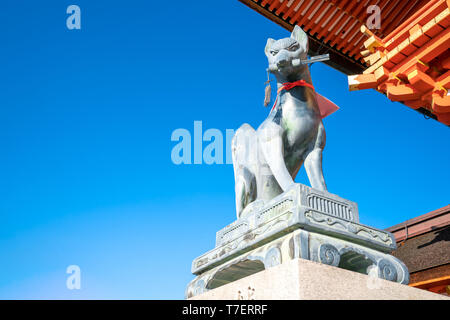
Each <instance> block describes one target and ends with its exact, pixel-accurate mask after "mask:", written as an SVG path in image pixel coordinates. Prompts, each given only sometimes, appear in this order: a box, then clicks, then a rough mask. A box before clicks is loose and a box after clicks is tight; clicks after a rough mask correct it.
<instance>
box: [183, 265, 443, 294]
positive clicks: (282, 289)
mask: <svg viewBox="0 0 450 320" xmlns="http://www.w3.org/2000/svg"><path fill="white" fill-rule="evenodd" d="M191 299H192V300H449V301H450V298H449V297H445V296H443V295H439V294H435V293H432V292H428V291H425V290H421V289H416V288H412V287H409V286H407V285H403V284H399V283H395V282H392V281H386V280H383V279H379V278H377V277H373V276H367V275H364V274H360V273H356V272H352V271H349V270H344V269H341V268H336V267H333V266H329V265H325V264H321V263H317V262H312V261H308V260H304V259H294V260H290V261H287V262H285V263H283V264H280V265H277V266H275V267H273V268H270V269H268V270H264V271H260V272H258V273H255V274H253V275H251V276H248V277H245V278H243V279H240V280H237V281H234V282H232V283H229V284H227V285H224V286H221V287H219V288H217V289H214V290H211V291H208V292H205V293H203V294H200V295H198V296H195V297H193V298H191Z"/></svg>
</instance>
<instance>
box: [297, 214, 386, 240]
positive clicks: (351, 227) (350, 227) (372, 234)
mask: <svg viewBox="0 0 450 320" xmlns="http://www.w3.org/2000/svg"><path fill="white" fill-rule="evenodd" d="M305 217H306V218H308V219H309V220H310V221H314V222H316V223H319V224H326V225H328V226H330V227H335V228H338V229H341V230H344V231H348V232H351V233H353V234H356V235H360V234H363V235H364V236H365V237H367V238H370V239H371V240H374V241H377V240H380V241H382V242H383V243H386V244H388V245H390V244H392V239H391V238H390V237H389V236H388V234H387V233H382V232H379V231H374V230H373V229H371V228H367V227H364V226H361V225H358V224H355V223H352V222H345V221H342V220H339V219H338V218H333V217H330V216H328V215H326V214H323V213H320V212H316V211H308V212H306V213H305Z"/></svg>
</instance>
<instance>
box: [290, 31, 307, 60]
mask: <svg viewBox="0 0 450 320" xmlns="http://www.w3.org/2000/svg"><path fill="white" fill-rule="evenodd" d="M291 38H292V39H294V40H296V41H297V42H298V43H299V45H300V46H301V47H302V48H303V51H304V52H305V53H308V35H307V34H306V32H305V31H303V30H302V28H300V27H299V26H298V25H296V26H295V27H294V30H293V31H292V33H291Z"/></svg>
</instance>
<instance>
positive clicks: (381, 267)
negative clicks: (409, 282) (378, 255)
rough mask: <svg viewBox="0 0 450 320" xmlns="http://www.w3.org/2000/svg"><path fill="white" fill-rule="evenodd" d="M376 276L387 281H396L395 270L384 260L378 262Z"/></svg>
mask: <svg viewBox="0 0 450 320" xmlns="http://www.w3.org/2000/svg"><path fill="white" fill-rule="evenodd" d="M378 276H379V277H380V278H382V279H385V280H389V281H397V269H395V266H394V265H393V264H392V263H390V262H389V261H388V260H386V259H381V260H380V261H378Z"/></svg>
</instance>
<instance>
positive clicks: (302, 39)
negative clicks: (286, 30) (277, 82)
mask: <svg viewBox="0 0 450 320" xmlns="http://www.w3.org/2000/svg"><path fill="white" fill-rule="evenodd" d="M264 52H265V53H266V56H267V59H268V62H269V70H270V72H272V73H273V74H275V76H277V78H281V79H285V80H290V79H292V78H294V77H295V76H296V75H298V74H299V73H302V72H303V71H304V70H305V68H306V70H307V69H308V67H307V66H306V65H301V64H300V65H297V66H294V65H293V64H292V61H293V60H295V59H302V60H304V59H306V58H307V55H308V35H307V34H306V33H305V32H304V31H303V30H302V29H301V28H300V27H299V26H295V28H294V30H293V31H292V33H291V36H290V38H284V39H280V40H274V39H271V38H269V39H267V44H266V48H265V49H264Z"/></svg>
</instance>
